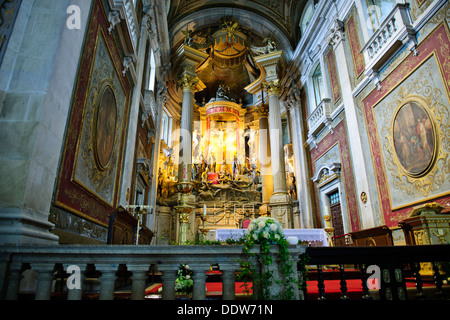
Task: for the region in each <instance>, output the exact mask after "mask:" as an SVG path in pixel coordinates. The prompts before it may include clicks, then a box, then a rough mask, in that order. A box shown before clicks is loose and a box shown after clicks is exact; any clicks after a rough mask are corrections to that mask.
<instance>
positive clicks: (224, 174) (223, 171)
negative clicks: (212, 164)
mask: <svg viewBox="0 0 450 320" xmlns="http://www.w3.org/2000/svg"><path fill="white" fill-rule="evenodd" d="M230 176H231V174H230V170H229V169H228V165H227V161H226V160H224V161H223V164H222V168H220V172H219V179H221V180H225V179H229V178H230Z"/></svg>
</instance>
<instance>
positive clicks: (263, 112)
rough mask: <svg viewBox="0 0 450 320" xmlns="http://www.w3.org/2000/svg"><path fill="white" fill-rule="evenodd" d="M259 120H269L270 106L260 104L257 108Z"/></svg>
mask: <svg viewBox="0 0 450 320" xmlns="http://www.w3.org/2000/svg"><path fill="white" fill-rule="evenodd" d="M255 111H256V113H257V114H258V116H259V118H267V117H268V116H269V106H268V105H266V104H263V103H262V104H260V105H258V106H257V107H256V108H255Z"/></svg>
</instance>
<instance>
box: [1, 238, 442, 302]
mask: <svg viewBox="0 0 450 320" xmlns="http://www.w3.org/2000/svg"><path fill="white" fill-rule="evenodd" d="M242 250H243V247H242V246H241V245H211V246H208V245H203V246H132V245H128V246H121V245H117V246H116V245H108V246H96V245H90V246H82V245H68V246H62V245H61V246H20V247H13V246H2V247H0V257H1V260H0V270H2V274H0V288H1V289H2V290H3V291H0V298H1V299H7V300H17V299H20V295H19V287H20V284H21V278H22V273H23V271H24V270H26V269H31V270H33V271H35V272H36V275H37V277H36V290H35V293H34V298H35V299H37V300H49V299H52V298H53V297H54V295H55V294H58V289H57V287H56V286H55V283H56V281H55V280H57V279H61V281H62V282H63V283H61V286H60V287H61V288H63V289H64V290H63V291H64V294H67V299H68V300H80V299H84V298H86V295H88V298H92V297H95V299H100V300H112V299H115V298H117V295H116V293H117V291H118V286H119V285H123V282H121V281H119V280H120V279H122V278H123V277H127V279H128V278H129V279H128V280H131V289H129V290H130V291H131V292H130V293H129V295H128V297H129V299H132V300H143V299H145V294H146V293H145V290H146V288H147V286H148V284H149V280H150V276H149V275H150V273H151V272H152V270H154V269H155V268H156V269H157V271H158V272H160V273H161V274H162V276H161V281H162V296H161V298H162V299H164V300H174V299H175V298H176V292H175V279H176V278H177V272H178V268H179V266H180V264H181V263H186V264H189V266H190V269H191V270H192V271H193V276H192V278H193V282H194V287H193V293H192V299H194V300H205V299H207V294H206V289H205V287H206V283H207V277H208V274H207V272H208V271H209V270H210V267H211V265H218V266H219V268H220V271H221V279H222V280H221V281H222V299H224V300H234V299H235V298H236V296H235V283H236V277H235V274H236V272H237V271H238V270H239V268H240V262H239V261H240V260H241V259H243V258H244V256H243V253H242ZM255 250H257V248H255ZM289 250H290V253H291V257H292V261H293V262H294V263H297V261H302V259H300V260H299V257H300V256H301V255H302V254H303V253H305V254H306V256H307V257H309V260H308V262H307V263H306V265H301V264H300V265H299V268H298V270H296V271H298V278H299V280H301V279H303V280H302V282H305V281H306V280H305V279H307V278H309V280H313V279H314V280H317V289H318V291H317V297H314V299H321V300H326V299H328V297H329V295H330V292H329V291H328V290H327V284H328V283H329V280H330V278H329V275H330V272H329V269H330V268H333V267H334V268H337V270H336V271H335V272H334V274H335V281H337V282H338V284H339V289H340V294H339V296H340V299H350V298H351V299H355V292H350V290H349V286H348V281H350V280H353V281H354V280H355V279H356V280H357V279H359V281H361V288H360V291H358V292H357V293H356V294H357V295H359V296H358V297H357V299H373V298H377V299H386V300H388V299H393V300H403V299H426V298H428V299H430V298H431V299H441V298H445V297H446V294H448V291H449V290H450V288H449V286H448V285H446V284H444V282H443V280H444V272H445V270H443V269H442V268H441V267H442V263H448V262H449V261H450V245H422V246H389V247H387V246H386V247H352V246H350V247H305V246H291V247H290V248H289ZM256 252H257V251H256ZM254 261H256V260H254ZM424 262H428V263H430V264H431V268H428V269H427V270H428V273H429V274H424V273H423V270H421V263H424ZM373 265H375V266H377V267H378V268H379V270H380V274H379V275H378V276H379V286H380V287H379V290H375V291H374V290H369V289H370V288H369V287H368V282H367V279H368V278H369V276H370V277H372V276H371V275H370V274H368V273H367V270H369V269H373V268H369V266H373ZM69 266H76V267H77V268H76V269H77V270H79V271H80V273H79V285H80V287H79V288H78V287H77V286H73V288H72V286H66V284H69V281H67V283H66V279H67V278H68V277H72V275H73V274H72V273H71V271H70V270H69V269H68V268H69ZM349 266H353V267H352V269H353V270H352V273H350V272H349V270H348V269H347V268H348V267H349ZM358 270H359V271H358ZM446 276H447V277H448V276H449V275H448V274H447V275H446ZM88 279H89V280H90V281H94V283H96V284H99V286H97V287H95V286H89V282H88ZM93 279H95V280H93ZM407 279H408V281H413V282H414V284H415V288H414V287H412V286H409V287H410V288H409V289H408V288H407V286H406V281H407ZM122 280H123V279H122ZM425 282H427V283H428V286H427V289H429V288H430V285H433V287H432V289H433V290H434V293H433V295H430V292H429V291H428V290H424V289H425V286H424V284H425ZM70 283H71V284H73V283H72V282H70ZM125 283H127V282H125ZM353 283H354V282H353ZM54 287H55V288H54ZM119 289H120V288H119ZM255 289H257V288H255ZM313 289H314V288H312V287H306V289H304V291H303V293H304V294H300V299H305V298H306V299H311V297H312V296H313V295H312V294H309V293H308V291H311V292H312V291H313ZM411 289H414V292H413V293H410V294H408V291H409V292H410V291H411ZM374 293H375V296H374ZM58 297H62V295H59V296H58ZM335 297H336V295H335Z"/></svg>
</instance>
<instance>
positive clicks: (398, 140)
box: [393, 101, 436, 176]
mask: <svg viewBox="0 0 450 320" xmlns="http://www.w3.org/2000/svg"><path fill="white" fill-rule="evenodd" d="M393 139H394V148H395V152H396V155H397V158H398V161H399V162H400V164H401V165H402V167H403V168H404V169H405V170H406V172H407V173H409V174H410V175H412V176H420V175H423V174H425V173H426V172H427V171H428V169H429V168H430V167H431V164H432V163H433V159H434V154H435V149H436V148H435V146H436V137H435V133H434V125H433V121H432V119H431V118H430V116H429V114H428V113H427V111H426V110H425V108H424V107H423V106H422V105H421V104H420V103H419V102H417V101H410V102H408V103H406V104H404V105H403V106H401V107H400V108H399V109H398V111H397V114H396V115H395V117H394V122H393Z"/></svg>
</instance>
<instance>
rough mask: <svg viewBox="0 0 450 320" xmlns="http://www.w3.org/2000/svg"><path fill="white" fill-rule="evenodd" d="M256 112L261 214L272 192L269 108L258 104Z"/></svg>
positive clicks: (263, 213) (267, 208) (264, 212)
mask: <svg viewBox="0 0 450 320" xmlns="http://www.w3.org/2000/svg"><path fill="white" fill-rule="evenodd" d="M256 112H257V113H258V116H259V158H258V161H259V164H260V169H261V182H262V203H263V204H262V206H261V207H260V208H259V211H260V213H261V214H262V215H267V214H268V212H269V207H268V205H269V202H270V196H271V195H272V193H273V181H272V168H271V152H270V137H269V120H268V117H269V108H268V106H267V105H264V104H262V105H260V106H259V107H258V108H257V109H256Z"/></svg>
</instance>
